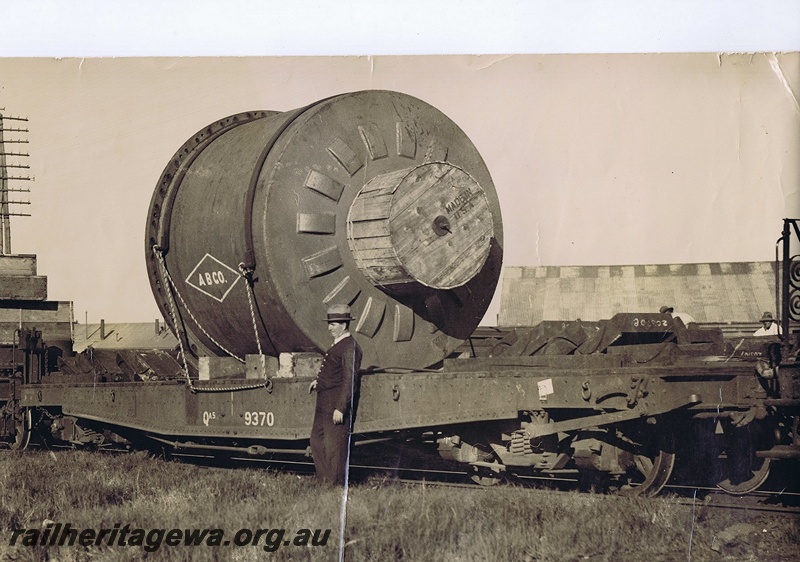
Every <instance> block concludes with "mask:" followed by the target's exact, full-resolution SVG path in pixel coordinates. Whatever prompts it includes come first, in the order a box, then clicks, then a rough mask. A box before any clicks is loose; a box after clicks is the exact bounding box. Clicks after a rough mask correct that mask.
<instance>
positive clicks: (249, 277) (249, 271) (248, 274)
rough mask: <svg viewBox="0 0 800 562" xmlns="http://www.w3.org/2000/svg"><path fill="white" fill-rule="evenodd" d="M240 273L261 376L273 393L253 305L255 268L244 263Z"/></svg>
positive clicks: (240, 265)
mask: <svg viewBox="0 0 800 562" xmlns="http://www.w3.org/2000/svg"><path fill="white" fill-rule="evenodd" d="M239 271H240V272H241V274H242V277H244V279H245V281H246V282H247V287H248V289H247V304H248V305H250V320H251V321H252V323H253V336H254V337H255V339H256V346H257V347H258V362H259V366H260V367H261V376H262V377H263V379H264V386H265V387H266V389H267V392H270V393H271V392H272V381H271V380H270V379H269V376H268V375H267V358H266V356H265V355H264V352H263V351H262V349H261V338H260V337H259V336H258V325H257V324H256V309H255V306H254V305H253V268H252V267H245V265H244V263H240V264H239Z"/></svg>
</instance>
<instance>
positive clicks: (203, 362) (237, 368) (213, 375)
mask: <svg viewBox="0 0 800 562" xmlns="http://www.w3.org/2000/svg"><path fill="white" fill-rule="evenodd" d="M197 367H198V371H199V379H200V380H201V381H208V380H214V379H229V378H234V377H243V376H244V370H245V366H244V365H242V363H241V361H239V360H238V359H236V358H234V357H211V356H203V357H200V358H199V359H198V364H197Z"/></svg>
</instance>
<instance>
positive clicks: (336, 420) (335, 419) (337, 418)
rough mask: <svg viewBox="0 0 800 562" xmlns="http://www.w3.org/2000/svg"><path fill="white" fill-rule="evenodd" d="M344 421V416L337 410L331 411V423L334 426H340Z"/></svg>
mask: <svg viewBox="0 0 800 562" xmlns="http://www.w3.org/2000/svg"><path fill="white" fill-rule="evenodd" d="M343 421H344V414H343V413H341V412H340V411H339V410H334V411H333V423H334V424H335V425H341V424H342V422H343Z"/></svg>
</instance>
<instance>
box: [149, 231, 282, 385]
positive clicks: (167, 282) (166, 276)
mask: <svg viewBox="0 0 800 562" xmlns="http://www.w3.org/2000/svg"><path fill="white" fill-rule="evenodd" d="M153 252H154V253H155V255H156V257H157V258H158V263H159V265H160V268H161V276H162V277H163V279H164V288H165V291H166V293H167V301H168V303H169V308H170V310H169V312H170V315H171V316H172V322H173V325H174V326H175V331H176V335H177V336H178V345H179V346H180V354H181V359H182V361H183V374H184V378H185V379H186V384H187V386H188V387H189V389H190V390H191V391H192V392H233V391H237V390H252V389H256V388H266V389H267V392H270V393H271V392H272V381H271V380H270V379H269V378H267V376H266V363H265V361H266V360H265V357H264V355H263V354H261V342H259V341H258V337H256V342H257V343H258V351H259V354H260V357H261V363H262V372H263V374H264V382H262V383H258V384H250V385H243V386H230V387H226V386H202V387H196V386H194V383H193V382H192V379H191V377H190V376H189V366H188V363H187V359H186V352H185V350H184V347H183V338H182V337H181V334H180V333H179V325H180V324H179V322H178V311H177V307H176V305H175V300H174V298H173V295H172V291H171V290H170V287H171V288H172V290H174V291H175V294H176V295H178V299H179V300H180V302H181V304H182V305H183V309H184V310H185V311H186V312H187V313H188V314H189V316H190V317H191V319H192V321H193V322H194V323H195V325H196V326H197V327H198V328H199V329H200V330H201V331H202V332H203V334H205V335H206V337H207V338H208V339H209V340H211V341H212V342H213V343H214V345H216V346H217V347H219V348H220V349H221V350H222V351H224V352H225V353H227V354H228V355H230V356H231V357H233V358H234V359H236V360H237V361H239V362H240V363H245V361H244V359H242V358H240V357H237V356H236V355H234V354H233V353H232V352H231V351H229V350H227V349H226V348H225V347H224V346H223V345H221V344H220V343H219V342H217V341H216V340H215V339H214V338H213V337H212V336H211V335H210V334H209V333H208V332H207V331H206V330H205V328H203V326H202V325H201V324H200V322H198V320H197V318H195V316H194V314H192V311H191V310H190V309H189V307H188V306H187V305H186V301H185V300H184V299H183V296H182V295H181V293H180V291H178V287H177V285H176V284H175V282H174V281H173V280H172V277H171V276H170V274H169V271H167V264H166V263H165V261H164V254H163V252H162V250H161V248H159V247H158V246H153ZM247 296H248V301H249V300H250V293H249V292H248V293H247ZM250 312H251V315H252V317H253V326H255V312H254V308H253V303H252V302H250ZM256 336H257V334H256Z"/></svg>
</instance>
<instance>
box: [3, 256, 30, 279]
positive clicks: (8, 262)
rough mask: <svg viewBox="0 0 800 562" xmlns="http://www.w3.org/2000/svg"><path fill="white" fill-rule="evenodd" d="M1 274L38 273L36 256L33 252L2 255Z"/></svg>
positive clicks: (27, 274) (28, 274) (26, 274)
mask: <svg viewBox="0 0 800 562" xmlns="http://www.w3.org/2000/svg"><path fill="white" fill-rule="evenodd" d="M0 275H25V276H35V275H36V256H35V255H32V254H19V255H10V256H4V255H0Z"/></svg>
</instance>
